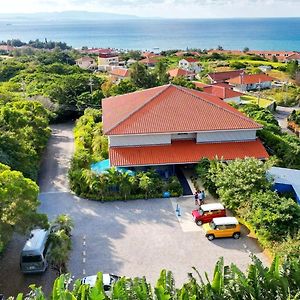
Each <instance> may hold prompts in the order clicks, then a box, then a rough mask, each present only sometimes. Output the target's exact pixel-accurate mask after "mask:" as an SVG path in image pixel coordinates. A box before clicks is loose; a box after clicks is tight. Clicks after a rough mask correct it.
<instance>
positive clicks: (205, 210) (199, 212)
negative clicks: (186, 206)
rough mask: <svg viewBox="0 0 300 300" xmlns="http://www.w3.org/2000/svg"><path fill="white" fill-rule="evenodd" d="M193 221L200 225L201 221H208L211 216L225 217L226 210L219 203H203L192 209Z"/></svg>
mask: <svg viewBox="0 0 300 300" xmlns="http://www.w3.org/2000/svg"><path fill="white" fill-rule="evenodd" d="M192 216H193V218H194V221H195V223H196V224H197V225H198V226H200V225H202V224H203V223H209V222H211V221H212V219H213V218H219V217H225V216H226V210H225V208H224V206H223V205H222V204H221V203H210V204H203V205H201V206H200V207H199V209H195V210H193V211H192Z"/></svg>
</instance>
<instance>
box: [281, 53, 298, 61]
mask: <svg viewBox="0 0 300 300" xmlns="http://www.w3.org/2000/svg"><path fill="white" fill-rule="evenodd" d="M285 59H286V60H294V59H300V53H294V54H292V55H289V56H288V57H286V58H285Z"/></svg>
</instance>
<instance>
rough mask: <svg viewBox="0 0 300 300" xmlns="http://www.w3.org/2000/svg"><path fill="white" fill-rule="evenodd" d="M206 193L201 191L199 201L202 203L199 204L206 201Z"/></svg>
mask: <svg viewBox="0 0 300 300" xmlns="http://www.w3.org/2000/svg"><path fill="white" fill-rule="evenodd" d="M203 196H204V193H203V191H200V193H199V202H200V204H199V205H202V204H203V202H204V197H203Z"/></svg>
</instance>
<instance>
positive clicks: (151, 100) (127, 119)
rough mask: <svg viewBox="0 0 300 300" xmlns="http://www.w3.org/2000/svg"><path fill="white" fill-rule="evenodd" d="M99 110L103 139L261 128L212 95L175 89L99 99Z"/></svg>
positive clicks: (146, 91)
mask: <svg viewBox="0 0 300 300" xmlns="http://www.w3.org/2000/svg"><path fill="white" fill-rule="evenodd" d="M102 109H103V130H104V133H105V134H107V135H124V134H125V135H126V134H148V133H167V132H198V131H208V130H230V129H258V128H261V127H262V126H261V125H259V124H257V123H256V122H254V121H253V120H251V119H249V118H248V117H246V116H245V115H243V114H242V113H241V112H239V111H238V110H236V109H234V108H233V107H231V106H230V105H228V104H227V103H225V102H224V101H222V100H220V99H219V98H217V97H215V96H213V95H209V94H206V93H202V92H199V91H196V90H192V89H187V88H183V87H179V86H175V85H164V86H160V87H155V88H151V89H147V90H143V91H139V92H134V93H130V94H125V95H121V96H115V97H110V98H107V99H103V100H102Z"/></svg>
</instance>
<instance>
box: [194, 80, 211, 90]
mask: <svg viewBox="0 0 300 300" xmlns="http://www.w3.org/2000/svg"><path fill="white" fill-rule="evenodd" d="M193 84H194V85H195V87H196V88H199V89H203V88H205V87H207V86H210V85H209V84H207V83H203V82H200V81H193Z"/></svg>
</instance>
